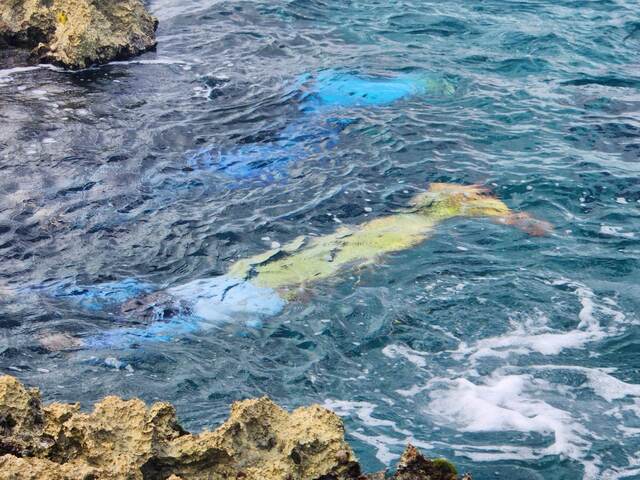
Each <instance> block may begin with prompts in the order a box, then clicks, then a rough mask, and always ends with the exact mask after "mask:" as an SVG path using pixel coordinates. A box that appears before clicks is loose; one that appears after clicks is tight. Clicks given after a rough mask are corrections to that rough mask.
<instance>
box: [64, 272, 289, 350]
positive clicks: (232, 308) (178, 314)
mask: <svg viewBox="0 0 640 480" xmlns="http://www.w3.org/2000/svg"><path fill="white" fill-rule="evenodd" d="M153 290H154V289H153V287H151V286H150V285H149V284H145V283H140V282H137V281H135V280H133V279H126V280H122V281H120V282H109V283H103V284H98V285H93V286H91V287H75V288H73V287H67V288H64V289H63V291H62V292H54V294H53V296H54V297H56V298H66V299H69V300H72V301H74V302H75V303H76V304H78V305H80V306H81V307H82V308H85V309H88V310H91V311H94V312H97V311H102V310H104V311H108V310H113V308H114V307H120V306H122V304H123V303H125V302H128V301H130V300H134V301H135V300H136V299H137V300H138V301H139V303H140V304H141V305H143V306H144V307H145V308H144V309H137V310H136V309H132V310H131V311H130V312H129V313H128V314H125V313H122V314H121V319H124V320H127V321H134V322H137V323H143V325H141V326H132V327H124V326H123V327H120V328H116V329H114V330H110V331H107V332H104V333H100V334H97V335H93V336H90V337H87V338H84V339H83V344H84V346H85V347H88V348H96V349H99V348H111V349H123V348H130V347H131V346H133V345H142V344H144V343H149V342H169V341H172V340H173V339H174V338H176V337H181V336H184V335H186V334H190V333H194V332H197V331H200V330H206V329H209V328H214V327H216V326H220V325H222V324H224V323H230V322H239V321H240V322H244V324H245V325H246V326H248V327H252V328H257V327H260V326H261V325H262V321H263V320H264V319H265V318H267V317H271V316H274V315H277V314H278V313H280V312H281V311H282V309H283V308H284V306H285V305H286V301H285V300H284V299H282V298H281V297H280V296H279V295H278V293H277V292H276V291H275V290H273V289H271V288H264V287H257V286H255V285H253V284H251V283H250V282H248V281H246V280H243V279H239V278H236V277H232V276H228V275H222V276H219V277H213V278H205V279H200V280H194V281H192V282H188V283H185V284H183V285H180V286H177V287H173V288H168V289H166V290H163V291H156V292H153ZM149 311H151V312H152V314H151V315H148V312H149ZM142 312H145V313H144V314H143V313H142Z"/></svg>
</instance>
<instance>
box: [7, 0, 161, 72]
mask: <svg viewBox="0 0 640 480" xmlns="http://www.w3.org/2000/svg"><path fill="white" fill-rule="evenodd" d="M157 25H158V22H157V20H156V19H155V17H153V16H152V15H150V14H149V13H148V12H147V11H146V9H145V8H144V5H143V4H142V2H141V1H140V0H3V1H2V2H1V3H0V44H1V43H2V41H4V43H7V44H9V45H14V46H22V47H28V48H32V49H33V50H32V55H31V58H32V60H34V61H39V62H45V63H54V64H57V65H61V66H65V67H68V68H74V69H77V68H85V67H88V66H90V65H93V64H100V63H105V62H108V61H111V60H117V59H123V58H127V57H130V56H133V55H137V54H139V53H141V52H144V51H146V50H149V49H151V48H153V47H155V45H156V41H155V30H156V28H157Z"/></svg>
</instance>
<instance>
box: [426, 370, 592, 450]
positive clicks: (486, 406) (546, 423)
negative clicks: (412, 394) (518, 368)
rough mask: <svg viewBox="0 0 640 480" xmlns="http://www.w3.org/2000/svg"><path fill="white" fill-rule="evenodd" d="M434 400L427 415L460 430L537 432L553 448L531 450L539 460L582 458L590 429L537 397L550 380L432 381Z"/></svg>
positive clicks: (510, 377) (524, 377)
mask: <svg viewBox="0 0 640 480" xmlns="http://www.w3.org/2000/svg"><path fill="white" fill-rule="evenodd" d="M430 383H431V385H432V387H433V388H432V390H431V391H430V397H431V402H430V403H429V406H428V408H427V411H428V412H429V413H430V414H431V415H436V416H438V417H440V418H441V419H442V420H443V421H445V422H454V424H455V425H457V426H458V428H459V429H460V430H461V431H466V432H496V431H518V432H527V433H530V432H537V433H540V434H547V435H551V436H552V437H553V440H552V443H551V445H550V446H548V447H545V448H543V449H540V450H538V451H535V450H534V451H532V455H534V456H535V457H542V456H544V455H565V456H568V457H570V458H581V457H583V455H584V453H585V452H586V447H587V446H588V445H589V444H588V442H586V441H585V440H583V438H582V435H584V434H586V433H587V432H586V430H585V429H584V427H582V426H581V425H580V424H579V423H577V422H576V421H575V419H574V418H573V417H572V415H571V414H570V413H569V412H567V411H565V410H562V409H560V408H557V407H554V406H552V405H551V404H549V403H547V402H545V401H543V400H541V399H539V398H536V397H535V396H534V395H533V393H534V392H537V391H541V390H542V391H544V390H551V389H553V388H554V387H553V386H552V385H551V384H549V383H548V382H546V381H543V380H540V379H536V378H533V377H532V376H530V375H505V376H502V375H499V374H494V375H492V376H491V377H489V378H484V379H482V380H478V382H477V383H474V382H472V381H470V380H468V379H466V378H457V379H454V380H446V379H436V380H434V381H432V382H430Z"/></svg>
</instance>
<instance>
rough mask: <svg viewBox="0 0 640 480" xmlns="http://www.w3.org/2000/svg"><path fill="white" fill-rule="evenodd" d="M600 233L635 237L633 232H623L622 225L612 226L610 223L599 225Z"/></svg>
mask: <svg viewBox="0 0 640 480" xmlns="http://www.w3.org/2000/svg"><path fill="white" fill-rule="evenodd" d="M600 233H601V234H603V235H609V236H612V237H621V238H635V234H634V233H633V232H625V231H623V230H622V227H613V226H610V225H601V226H600Z"/></svg>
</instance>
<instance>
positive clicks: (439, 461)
mask: <svg viewBox="0 0 640 480" xmlns="http://www.w3.org/2000/svg"><path fill="white" fill-rule="evenodd" d="M457 478H458V472H457V470H456V467H455V465H453V463H451V462H449V461H448V460H445V459H444V458H435V459H433V460H430V459H428V458H425V457H424V456H423V455H422V454H421V453H420V451H418V449H417V448H416V447H414V446H413V445H407V448H406V449H405V451H404V453H403V454H402V457H400V461H399V462H398V469H397V470H396V473H395V475H394V476H393V480H426V479H429V480H457ZM462 480H471V475H469V474H466V475H464V476H463V479H462Z"/></svg>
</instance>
